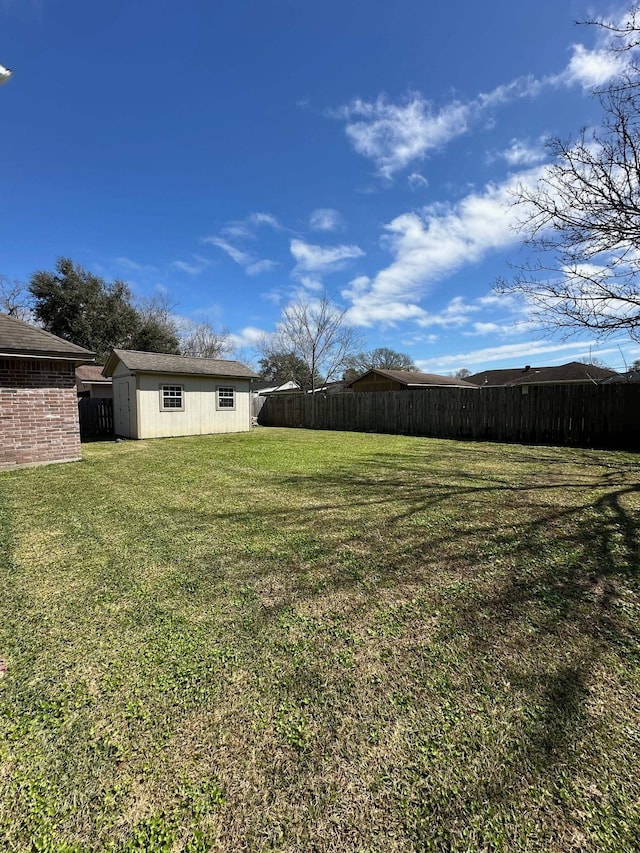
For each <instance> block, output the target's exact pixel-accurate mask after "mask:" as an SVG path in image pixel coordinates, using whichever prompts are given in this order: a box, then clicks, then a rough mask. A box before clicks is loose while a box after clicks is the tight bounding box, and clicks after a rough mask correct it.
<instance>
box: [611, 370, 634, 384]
mask: <svg viewBox="0 0 640 853" xmlns="http://www.w3.org/2000/svg"><path fill="white" fill-rule="evenodd" d="M630 382H631V383H636V382H640V371H638V370H628V371H627V372H626V373H616V375H615V376H611V377H610V378H609V379H603V380H602V384H603V385H613V384H616V385H620V384H623V383H624V384H628V383H630Z"/></svg>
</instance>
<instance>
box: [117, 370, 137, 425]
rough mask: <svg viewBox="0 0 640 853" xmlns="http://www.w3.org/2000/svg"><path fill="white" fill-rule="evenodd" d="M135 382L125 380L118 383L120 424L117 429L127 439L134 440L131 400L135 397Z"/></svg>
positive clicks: (118, 423)
mask: <svg viewBox="0 0 640 853" xmlns="http://www.w3.org/2000/svg"><path fill="white" fill-rule="evenodd" d="M132 386H133V382H132V381H131V380H130V379H125V380H123V381H121V382H118V422H117V425H116V429H117V430H118V432H119V433H120V434H121V435H124V436H126V437H127V438H134V437H135V436H134V435H133V429H132V418H131V400H132V397H133V387H132Z"/></svg>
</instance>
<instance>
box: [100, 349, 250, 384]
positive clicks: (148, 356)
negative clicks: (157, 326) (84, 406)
mask: <svg viewBox="0 0 640 853" xmlns="http://www.w3.org/2000/svg"><path fill="white" fill-rule="evenodd" d="M119 361H121V362H122V363H123V364H124V366H125V367H126V368H127V369H128V370H130V371H131V372H132V373H136V372H139V373H180V374H183V375H187V376H229V377H235V378H238V379H257V378H258V374H257V373H254V372H253V370H250V369H249V368H248V367H246V366H245V365H244V364H241V363H240V362H239V361H231V360H229V359H223V358H192V357H191V356H186V355H167V354H165V353H160V352H138V351H136V350H126V349H114V350H113V352H112V353H111V355H110V356H109V358H108V359H107V363H106V364H105V366H104V368H103V370H102V372H103V375H104V376H112V375H113V371H114V370H115V368H116V366H117V364H118V362H119Z"/></svg>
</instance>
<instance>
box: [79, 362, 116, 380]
mask: <svg viewBox="0 0 640 853" xmlns="http://www.w3.org/2000/svg"><path fill="white" fill-rule="evenodd" d="M76 379H78V380H79V381H80V382H84V384H85V385H111V379H107V377H106V376H104V375H103V373H102V365H101V364H81V365H80V366H79V367H76Z"/></svg>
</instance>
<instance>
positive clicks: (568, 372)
mask: <svg viewBox="0 0 640 853" xmlns="http://www.w3.org/2000/svg"><path fill="white" fill-rule="evenodd" d="M617 375H618V374H617V373H616V372H615V370H609V369H608V368H606V367H596V365H594V364H583V363H582V362H580V361H570V362H568V363H567V364H558V365H556V366H555V367H516V368H509V369H506V370H484V371H482V372H481V373H474V374H473V376H467V382H472V383H473V384H474V385H480V386H485V387H486V386H489V385H537V384H540V383H542V382H557V383H563V382H601V381H602V380H604V379H612V378H614V377H615V376H617Z"/></svg>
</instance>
